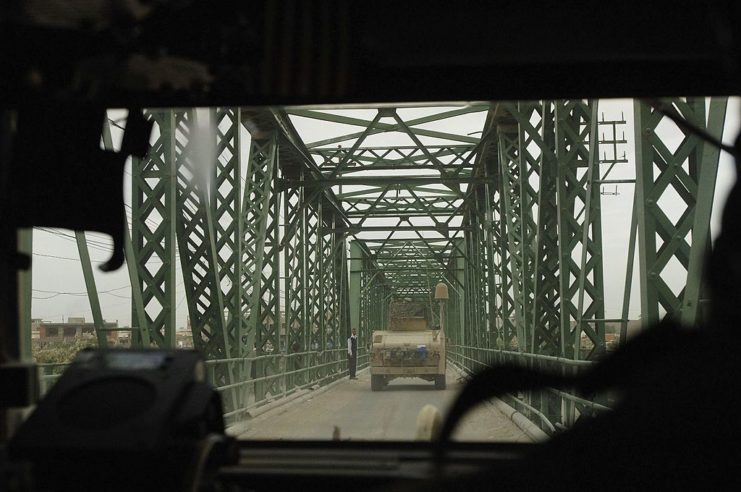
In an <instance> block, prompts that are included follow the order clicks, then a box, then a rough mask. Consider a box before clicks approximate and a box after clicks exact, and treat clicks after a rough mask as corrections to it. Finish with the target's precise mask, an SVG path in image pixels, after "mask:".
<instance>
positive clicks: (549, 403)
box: [447, 345, 613, 434]
mask: <svg viewBox="0 0 741 492" xmlns="http://www.w3.org/2000/svg"><path fill="white" fill-rule="evenodd" d="M447 355H448V361H449V362H451V363H453V364H454V365H455V366H457V367H458V368H459V369H461V370H463V371H464V372H466V373H468V374H473V373H475V372H478V371H480V370H482V369H484V368H486V367H489V366H491V365H496V364H505V363H506V364H517V365H522V366H525V367H529V368H533V369H538V370H541V371H547V372H556V373H560V374H564V375H567V374H575V373H577V372H578V371H582V370H584V369H586V368H589V367H591V366H592V365H593V364H594V362H593V361H587V360H572V359H565V358H562V357H554V356H549V355H540V354H531V353H525V352H514V351H509V350H499V349H492V348H479V347H469V346H463V345H448V347H447ZM501 399H502V400H503V401H505V402H506V403H508V404H509V405H510V406H512V407H514V408H515V409H516V410H517V411H518V412H520V413H521V414H523V415H524V416H525V417H527V418H528V419H530V420H531V421H533V422H534V423H536V424H537V425H538V426H539V427H540V428H541V429H542V430H543V431H544V432H546V433H547V434H553V433H555V432H557V431H559V430H564V429H566V428H568V427H570V426H571V425H573V424H574V422H575V421H576V419H577V418H579V417H580V416H582V415H594V414H596V413H598V412H601V411H605V410H610V405H612V403H613V400H612V398H611V396H610V395H602V396H600V397H599V398H598V399H596V400H594V401H593V400H587V399H585V398H582V397H580V396H578V395H575V394H573V393H570V392H568V391H562V390H558V389H556V388H547V389H545V390H543V391H540V392H532V391H523V392H519V393H518V394H509V395H506V396H504V397H503V398H501Z"/></svg>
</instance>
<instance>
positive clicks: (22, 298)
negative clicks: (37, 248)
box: [17, 228, 33, 362]
mask: <svg viewBox="0 0 741 492" xmlns="http://www.w3.org/2000/svg"><path fill="white" fill-rule="evenodd" d="M17 237H18V252H19V253H21V254H27V255H29V256H30V255H31V254H33V229H32V228H28V229H18V234H17ZM32 303H33V271H32V268H28V269H27V270H18V320H19V322H20V324H21V326H20V333H21V337H20V345H21V346H20V358H21V362H31V361H32V360H33V353H32V347H33V342H32V340H33V337H32V333H31V304H32Z"/></svg>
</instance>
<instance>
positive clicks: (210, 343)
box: [173, 110, 234, 384]
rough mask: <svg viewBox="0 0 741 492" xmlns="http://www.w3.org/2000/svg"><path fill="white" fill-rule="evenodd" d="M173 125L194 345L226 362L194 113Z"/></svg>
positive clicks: (224, 379) (227, 377)
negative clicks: (195, 136) (197, 158)
mask: <svg viewBox="0 0 741 492" xmlns="http://www.w3.org/2000/svg"><path fill="white" fill-rule="evenodd" d="M174 124H175V126H174V129H173V132H174V133H175V172H176V173H177V174H176V182H177V185H176V200H175V206H176V231H177V244H178V250H179V256H180V267H181V270H182V272H183V284H184V287H185V298H186V302H187V305H188V314H189V317H190V327H191V331H192V333H193V345H194V347H195V348H197V349H199V350H201V351H202V352H203V353H204V355H205V356H206V358H207V359H226V358H229V357H230V355H231V354H232V352H231V350H230V346H229V342H230V337H229V335H228V332H227V329H226V323H225V319H224V300H223V296H222V291H221V281H220V278H219V264H218V255H217V251H216V241H215V230H214V223H213V217H212V213H213V209H212V207H211V204H210V202H209V200H208V195H207V192H206V190H207V185H206V183H205V182H204V180H203V178H202V177H201V176H200V175H199V174H198V170H199V166H201V165H202V164H201V163H197V162H195V159H196V156H195V149H194V148H193V146H194V145H195V144H194V141H195V139H194V138H193V137H194V135H193V133H194V131H195V129H196V122H195V112H194V111H193V110H189V111H177V112H176V113H175V120H174ZM218 378H219V379H218V381H217V382H218V383H219V384H230V383H231V382H233V379H234V378H233V377H232V375H231V374H230V373H229V372H225V373H223V374H219V375H218Z"/></svg>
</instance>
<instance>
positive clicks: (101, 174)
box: [0, 0, 741, 491]
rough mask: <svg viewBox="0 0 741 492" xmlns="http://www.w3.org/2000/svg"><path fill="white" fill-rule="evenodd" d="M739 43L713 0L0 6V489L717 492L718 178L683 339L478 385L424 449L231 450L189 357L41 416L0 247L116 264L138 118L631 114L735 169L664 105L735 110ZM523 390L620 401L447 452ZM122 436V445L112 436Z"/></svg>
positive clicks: (722, 310) (725, 412)
mask: <svg viewBox="0 0 741 492" xmlns="http://www.w3.org/2000/svg"><path fill="white" fill-rule="evenodd" d="M740 26H741V4H739V3H738V2H734V1H730V0H728V1H720V0H719V1H710V2H691V3H688V4H686V5H685V4H678V3H676V2H669V1H665V0H657V1H653V2H638V1H634V0H629V1H623V2H609V3H599V4H596V3H595V2H586V1H576V2H566V3H564V2H535V1H532V0H527V1H520V2H499V1H493V2H467V1H464V2H443V1H434V0H427V1H419V0H409V1H405V2H391V1H386V0H376V1H352V0H307V1H301V0H251V1H234V0H208V1H206V0H99V1H89V2H88V1H73V0H69V1H66V2H49V3H46V2H40V1H34V0H15V1H11V2H4V3H3V5H2V6H0V67H2V68H1V69H0V248H2V254H0V490H8V491H26V490H27V491H36V490H38V491H56V490H193V491H195V490H204V491H210V490H213V491H241V490H244V491H247V490H250V491H267V490H323V491H325V490H349V489H352V490H356V491H361V490H363V491H364V490H400V491H401V490H425V491H429V490H480V489H488V490H489V489H490V490H538V489H541V488H542V489H545V488H554V487H555V488H559V489H560V488H566V487H569V488H571V489H583V490H637V489H654V490H657V489H658V490H665V489H666V490H670V489H671V490H677V489H680V490H683V489H711V488H718V489H738V487H739V486H741V472H740V471H739V470H741V468H739V463H741V447H740V444H739V443H741V421H740V420H739V418H738V415H737V413H738V412H737V409H738V408H739V407H741V396H740V395H741V392H739V391H738V387H739V384H738V381H737V377H738V374H739V373H741V362H740V361H741V358H739V357H738V353H737V352H738V348H737V347H738V345H737V344H736V342H737V341H738V338H739V335H738V330H737V327H738V319H739V306H740V305H741V303H740V302H739V301H740V300H741V287H740V286H741V214H740V212H741V195H740V194H741V190H740V189H739V185H738V183H737V182H736V183H735V184H733V186H732V188H731V191H730V194H729V196H728V199H727V201H726V204H725V208H724V210H723V214H722V226H721V232H720V235H719V236H718V238H717V239H716V240H715V242H714V244H713V245H712V247H711V246H708V247H707V248H706V251H705V252H704V253H705V259H704V264H705V268H704V270H703V278H702V285H703V289H704V292H706V295H705V299H706V300H707V302H706V313H705V316H703V318H702V319H701V320H700V321H697V322H696V323H694V326H690V327H688V326H686V325H683V324H681V323H680V322H679V319H677V318H675V317H672V316H666V317H664V318H663V319H662V320H660V321H658V322H656V323H654V325H653V326H651V327H650V328H649V329H646V330H645V331H643V332H641V334H640V335H638V336H636V337H634V338H632V339H630V340H629V341H628V342H627V343H625V344H623V345H621V346H620V347H619V348H618V349H617V350H616V351H614V352H613V353H611V354H610V355H609V356H607V357H604V358H602V359H600V360H599V362H598V363H596V364H594V365H593V366H590V367H589V368H588V369H585V370H581V371H574V372H547V371H543V370H540V369H538V368H537V367H535V366H530V367H526V366H522V365H509V364H503V365H502V364H498V365H492V366H491V367H485V368H483V369H481V370H479V371H478V372H475V373H474V374H472V375H471V377H470V378H469V379H468V381H467V382H466V384H465V386H464V387H463V389H462V391H461V392H460V394H459V395H458V396H457V398H456V399H455V401H454V403H453V405H452V406H451V407H450V409H449V411H448V412H447V413H446V414H445V415H444V416H443V421H442V426H441V428H440V430H439V433H438V434H437V436H436V438H435V439H433V440H432V441H431V442H424V441H421V442H402V441H347V440H345V441H342V440H335V441H311V440H309V441H290V440H252V441H247V440H239V439H235V438H233V437H229V436H227V435H226V434H225V432H224V429H225V423H224V420H223V418H222V417H221V415H222V405H223V402H222V400H221V397H220V396H219V393H217V392H216V391H215V390H214V389H213V388H211V387H210V386H209V385H208V384H206V383H205V382H204V379H203V376H199V374H200V373H202V372H203V357H202V355H201V354H199V352H197V351H191V350H177V351H171V350H164V349H152V350H149V351H148V350H127V351H117V350H115V349H110V350H108V349H99V350H92V351H84V352H81V353H80V355H78V357H77V359H76V360H75V363H74V364H73V365H71V366H70V367H69V368H68V369H67V370H66V371H65V372H64V374H62V376H61V377H60V378H59V380H58V382H57V383H56V384H55V386H53V388H52V389H51V390H50V391H49V392H48V393H47V394H46V395H45V396H44V397H43V398H40V394H39V383H38V368H37V367H36V364H35V363H34V362H33V361H32V360H30V359H29V358H28V357H27V356H26V355H24V354H26V353H27V352H26V351H25V349H24V343H26V342H25V341H24V338H23V335H22V330H21V328H20V324H21V323H20V317H21V313H23V312H24V311H23V309H24V304H25V303H27V302H29V300H28V299H26V298H24V297H23V295H22V291H21V289H20V288H19V272H23V271H25V270H27V269H28V268H29V267H30V265H31V259H32V258H31V256H30V255H29V254H27V252H24V251H23V245H22V244H21V242H19V239H18V238H19V235H18V231H19V229H21V228H28V227H34V226H44V227H58V228H66V229H70V230H74V231H97V232H99V233H104V234H107V235H109V236H110V237H111V238H112V241H113V244H114V247H113V252H112V254H111V256H110V258H108V259H107V262H106V263H105V264H104V265H102V266H101V270H116V269H118V268H119V267H121V266H122V265H123V264H124V260H125V247H124V244H125V237H124V231H125V230H127V229H126V228H127V226H126V222H125V221H126V215H125V209H124V197H123V187H122V182H123V179H124V162H125V161H126V159H127V158H128V157H129V156H134V157H140V158H143V157H144V156H145V155H147V153H148V151H149V141H150V140H149V137H150V133H151V131H152V122H151V120H149V119H146V118H144V117H143V116H142V115H141V111H138V112H137V110H141V109H143V108H180V107H192V108H195V107H218V106H234V107H237V106H239V107H249V108H269V107H278V106H310V107H318V106H322V105H333V106H337V107H344V106H348V107H350V106H362V105H372V104H410V103H441V104H442V103H445V102H449V101H514V100H540V99H569V98H636V99H638V100H640V102H642V103H643V104H645V105H646V107H650V108H653V110H655V111H656V112H657V113H660V114H661V115H663V116H665V117H667V118H669V119H671V120H672V121H673V122H674V123H675V124H676V125H677V127H679V128H681V129H682V130H683V131H686V132H689V133H692V134H693V135H696V136H697V137H699V138H700V139H701V140H702V141H703V142H704V145H705V149H711V148H712V149H716V150H718V149H719V152H721V153H723V154H724V155H725V154H727V155H730V156H732V157H733V158H734V160H735V163H736V167H735V172H736V173H737V174H738V173H739V172H740V171H741V170H739V168H738V162H739V161H738V159H739V157H740V153H741V138H739V139H738V140H736V142H735V145H728V144H724V143H723V142H721V141H720V139H718V138H717V137H716V136H713V135H711V134H710V133H709V132H708V131H706V130H705V129H704V128H705V127H704V124H705V122H704V121H703V122H702V124H701V125H698V124H697V122H693V121H689V120H688V119H686V118H684V117H683V116H682V115H681V114H679V112H677V111H676V110H675V109H674V107H673V106H671V105H670V104H665V102H664V98H670V97H692V96H697V97H711V96H735V95H738V92H739V87H741V28H740ZM109 108H126V109H128V110H129V118H128V121H127V124H126V130H125V133H124V135H123V138H122V143H121V145H120V149H119V150H117V151H112V150H103V149H101V148H100V140H101V134H102V132H103V121H104V119H105V114H106V110H107V109H109ZM81 196H84V197H85V199H84V200H83V199H79V198H76V197H81ZM435 309H437V307H435ZM734 330H736V331H734ZM250 345H251V344H250ZM142 381H146V384H145V383H143V382H142ZM542 388H553V389H557V390H564V391H565V390H566V389H569V390H570V391H573V392H575V393H576V394H579V395H582V396H584V397H585V398H588V397H589V395H594V394H596V393H599V392H605V391H609V392H611V393H614V394H617V395H619V396H620V399H619V403H618V404H616V405H615V406H614V407H613V409H612V410H611V411H609V412H605V413H601V414H599V415H596V416H593V417H591V418H588V419H587V418H585V419H580V420H579V421H577V422H576V423H575V424H574V425H573V426H572V427H571V428H569V429H564V430H562V431H561V432H558V433H556V434H555V435H553V436H552V438H551V439H549V440H547V441H545V442H541V443H527V444H526V443H504V442H502V443H498V442H495V443H472V442H457V441H453V440H452V439H451V436H452V435H453V433H454V430H455V429H456V426H457V425H458V424H459V423H460V421H461V420H462V419H463V418H464V416H465V415H466V414H467V413H468V412H469V411H470V410H472V409H473V408H474V407H476V406H477V405H479V404H481V403H482V402H484V401H487V400H489V399H491V398H493V397H497V396H500V395H504V394H507V393H511V392H518V391H530V390H536V389H542ZM101 402H105V404H104V403H101ZM29 407H35V410H34V412H33V413H32V414H31V417H28V408H29ZM145 410H146V418H139V417H137V416H138V415H139V414H140V413H142V414H143V413H144V412H145ZM129 419H136V429H137V430H136V432H132V431H131V429H132V427H128V426H127V427H121V426H119V424H118V422H124V421H128V420H129Z"/></svg>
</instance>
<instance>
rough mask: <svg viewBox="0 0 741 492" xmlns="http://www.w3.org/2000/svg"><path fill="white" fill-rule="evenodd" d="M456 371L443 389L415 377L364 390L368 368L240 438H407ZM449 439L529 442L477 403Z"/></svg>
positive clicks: (451, 381) (451, 393)
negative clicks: (336, 436)
mask: <svg viewBox="0 0 741 492" xmlns="http://www.w3.org/2000/svg"><path fill="white" fill-rule="evenodd" d="M458 378H459V373H457V372H456V371H454V370H453V369H452V368H450V367H449V368H448V374H447V389H446V390H444V391H437V390H435V389H434V386H433V384H432V383H429V382H426V381H423V380H421V379H397V380H394V381H392V382H391V383H389V385H388V386H386V388H384V389H383V390H382V391H379V392H372V391H371V389H370V374H369V372H368V370H367V369H366V370H363V371H360V372H359V373H358V379H357V380H349V379H348V378H347V377H345V378H344V379H343V380H342V381H341V382H338V383H335V384H334V385H333V386H332V387H331V388H329V389H328V390H326V391H323V392H317V394H315V395H312V394H311V393H309V394H308V395H307V396H305V397H302V398H299V399H296V400H294V401H292V402H289V403H287V404H285V405H282V406H279V407H277V408H274V409H272V410H269V411H267V412H265V413H264V414H261V415H258V416H256V417H254V418H252V419H249V420H247V421H245V422H244V423H243V424H242V426H240V427H241V429H243V430H244V431H243V432H241V433H240V434H239V438H240V439H271V440H274V439H286V440H300V439H332V438H333V432H334V427H335V426H337V427H339V433H340V439H342V440H345V439H350V440H366V439H369V440H370V439H372V440H413V439H414V438H415V431H416V421H417V414H418V413H419V411H420V410H421V409H422V407H423V406H424V405H425V404H427V403H430V404H432V405H435V406H436V407H437V408H438V409H440V411H441V412H443V413H444V412H445V411H446V409H447V408H448V406H449V405H450V404H452V402H453V399H454V398H455V395H456V394H457V393H458V391H460V389H461V387H462V382H461V381H460V380H459V379H458ZM455 439H458V440H466V441H510V442H511V441H516V442H529V441H530V438H529V437H528V436H527V435H526V434H525V433H524V432H523V431H522V430H520V428H519V427H517V426H516V425H515V424H514V423H513V422H512V421H511V420H509V419H508V418H507V417H506V416H505V415H504V414H503V413H502V412H500V411H499V410H498V409H497V408H495V407H494V406H493V405H482V406H481V407H479V408H478V409H475V410H474V411H472V412H471V413H470V414H469V415H468V416H467V417H466V418H465V420H464V422H463V423H462V424H461V426H460V427H459V429H458V430H457V432H456V434H455Z"/></svg>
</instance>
